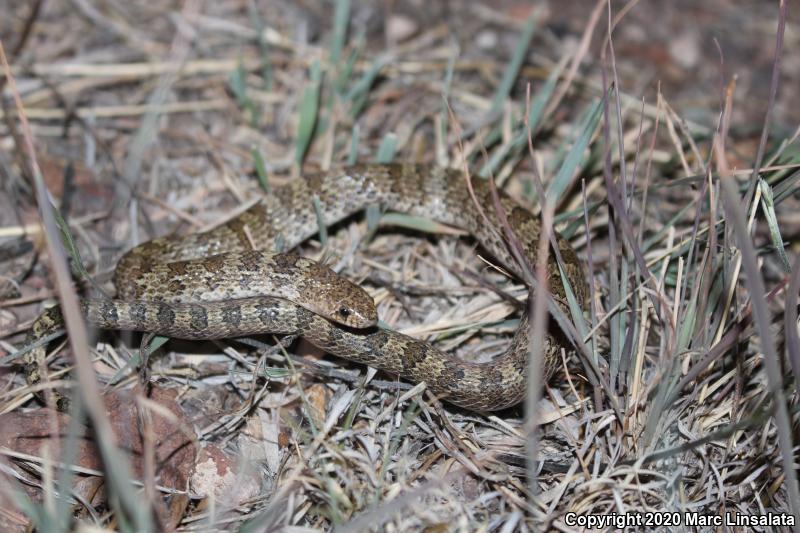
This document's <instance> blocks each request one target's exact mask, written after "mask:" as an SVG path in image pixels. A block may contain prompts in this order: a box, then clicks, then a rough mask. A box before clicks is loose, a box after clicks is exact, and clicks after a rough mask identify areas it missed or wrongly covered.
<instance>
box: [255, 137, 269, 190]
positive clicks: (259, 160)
mask: <svg viewBox="0 0 800 533" xmlns="http://www.w3.org/2000/svg"><path fill="white" fill-rule="evenodd" d="M250 153H251V154H252V156H253V165H254V166H255V167H256V174H258V183H260V184H261V190H263V191H264V192H265V193H267V194H269V193H270V188H269V180H268V179H267V165H266V164H265V163H264V158H263V157H262V156H261V152H260V151H259V149H258V148H256V147H255V146H254V147H253V148H251V149H250Z"/></svg>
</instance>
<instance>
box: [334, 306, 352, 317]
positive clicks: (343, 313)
mask: <svg viewBox="0 0 800 533" xmlns="http://www.w3.org/2000/svg"><path fill="white" fill-rule="evenodd" d="M337 312H338V313H339V316H341V317H342V318H347V317H349V316H350V315H351V314H352V313H353V311H352V310H350V308H349V307H344V306H342V307H340V308H339V311H337Z"/></svg>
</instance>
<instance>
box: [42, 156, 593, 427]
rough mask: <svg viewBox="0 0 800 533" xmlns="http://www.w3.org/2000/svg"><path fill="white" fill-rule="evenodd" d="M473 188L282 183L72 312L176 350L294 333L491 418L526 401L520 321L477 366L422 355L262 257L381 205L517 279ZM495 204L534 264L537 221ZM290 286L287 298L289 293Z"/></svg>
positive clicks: (130, 264)
mask: <svg viewBox="0 0 800 533" xmlns="http://www.w3.org/2000/svg"><path fill="white" fill-rule="evenodd" d="M472 188H473V192H474V195H475V199H476V200H477V202H475V201H473V198H472V196H471V195H470V192H469V188H468V186H467V182H466V180H465V178H464V175H463V173H462V172H460V171H456V170H447V169H441V168H437V167H432V166H423V165H410V164H373V165H356V166H351V167H345V168H343V169H339V170H336V171H329V172H323V173H319V174H315V175H311V176H309V177H308V178H306V179H298V180H293V181H291V182H290V183H289V184H287V185H285V186H283V187H280V188H275V189H274V190H273V191H272V193H271V194H269V195H267V196H265V197H264V198H263V199H262V200H261V201H259V202H258V203H257V204H255V205H254V206H253V207H251V208H250V209H248V210H247V211H245V212H244V213H242V214H241V215H239V216H237V217H236V218H234V219H232V220H230V221H228V222H227V223H225V224H223V225H221V226H219V227H217V228H215V229H212V230H210V231H208V232H205V233H196V234H191V235H186V236H169V237H164V238H160V239H155V240H152V241H149V242H146V243H144V244H142V245H140V246H138V247H136V248H134V249H132V250H130V251H129V252H128V253H127V254H125V256H123V257H122V259H121V260H120V262H119V264H118V265H117V269H116V272H115V281H116V285H117V291H118V293H117V298H119V299H118V300H88V299H87V300H83V302H82V306H83V311H84V313H85V315H86V317H87V320H88V322H89V323H90V324H92V325H95V326H98V327H103V328H111V329H132V330H138V331H148V332H152V333H158V334H162V335H167V336H171V337H176V338H187V339H211V338H223V337H237V336H245V335H254V334H258V333H276V334H281V333H293V334H300V335H302V336H304V337H305V338H306V339H308V340H309V341H311V342H312V343H313V344H315V345H317V346H319V347H320V348H322V349H324V350H326V351H327V352H328V353H331V354H333V355H336V356H339V357H343V358H345V359H349V360H352V361H357V362H359V363H364V364H367V365H370V366H373V367H376V368H379V369H381V370H384V371H386V372H389V373H392V374H397V375H400V376H401V377H402V378H404V379H406V380H408V381H411V382H414V383H419V382H422V381H425V382H426V384H427V387H428V388H429V390H431V391H432V392H433V393H435V394H439V395H441V396H442V397H443V398H444V399H446V400H447V401H448V402H450V403H453V404H456V405H459V406H461V407H464V408H467V409H472V410H478V411H493V410H498V409H503V408H505V407H509V406H512V405H515V404H517V403H519V402H520V401H521V400H522V398H523V397H524V395H525V388H526V387H525V382H526V375H527V372H526V366H527V359H528V355H527V354H528V347H529V344H530V339H529V335H530V327H529V323H528V317H527V313H526V312H523V314H522V317H521V320H520V323H519V327H518V329H517V331H516V333H515V335H514V338H513V340H512V342H511V345H510V347H509V349H508V350H507V351H506V352H505V354H503V355H502V356H500V357H498V358H496V359H495V360H493V361H491V362H487V363H472V362H467V361H463V360H461V359H459V358H457V357H455V356H453V355H450V354H447V353H444V352H442V351H440V350H438V349H436V348H435V347H434V346H432V345H431V344H429V343H427V342H424V341H421V340H417V339H414V338H411V337H409V336H406V335H403V334H400V333H397V332H393V331H387V330H383V329H379V328H377V327H374V326H373V324H374V323H375V320H376V318H377V317H376V315H375V310H374V307H372V301H371V299H370V298H369V296H368V295H367V294H366V293H365V292H364V291H363V290H362V289H360V288H359V287H358V286H357V285H354V284H352V283H347V282H345V281H343V280H342V279H341V278H340V277H339V276H337V275H336V274H334V273H333V272H331V271H329V270H328V269H327V268H326V267H323V266H320V265H318V264H317V263H314V262H313V261H310V260H307V259H303V258H300V257H297V256H295V255H292V254H277V255H275V254H274V253H267V252H266V251H271V250H274V249H275V247H276V246H277V245H279V244H280V245H282V247H283V249H291V248H294V247H295V246H296V245H298V244H299V243H300V242H302V241H304V240H305V239H307V238H309V237H311V236H312V235H314V234H316V233H317V232H318V230H319V219H320V218H321V219H322V221H324V223H325V224H333V223H336V222H338V221H340V220H342V219H344V218H346V217H347V216H349V215H351V214H353V213H355V212H357V211H359V210H362V209H364V208H365V207H366V206H368V205H380V206H382V207H384V208H388V209H390V210H392V211H400V212H405V213H409V214H413V215H418V216H423V217H426V218H430V219H434V220H436V221H438V222H442V223H445V224H450V225H454V226H458V227H461V228H464V229H466V230H467V231H469V232H470V233H471V234H472V235H473V236H474V237H475V239H476V240H477V241H478V242H479V243H480V244H481V245H482V246H483V247H484V248H485V249H486V250H487V251H488V252H489V253H490V254H492V255H493V256H494V257H495V258H496V259H497V260H499V261H500V263H502V264H503V265H504V266H505V267H506V268H507V269H508V270H509V271H510V272H512V273H514V274H516V275H518V276H520V272H521V271H522V269H521V268H520V267H519V265H518V263H517V261H516V260H515V259H514V257H513V255H512V254H511V253H510V251H509V247H508V246H507V244H506V243H505V240H504V239H503V238H502V235H503V230H502V227H503V226H502V224H501V222H500V218H499V217H498V213H497V212H496V210H495V205H496V204H495V202H494V200H493V197H492V195H491V191H490V189H489V186H488V184H487V182H486V181H485V180H480V179H474V180H472ZM499 194H500V205H501V206H502V208H503V210H504V211H505V213H506V216H507V221H508V224H509V225H510V227H511V229H512V230H513V232H514V234H515V235H516V237H517V238H518V240H519V243H520V245H521V248H522V253H523V254H524V256H525V258H526V259H527V260H528V261H529V262H530V264H535V262H536V253H537V252H536V249H537V243H538V240H539V236H540V224H539V222H538V220H537V219H536V218H535V216H534V215H533V214H532V213H531V212H530V211H529V210H527V209H525V208H524V207H522V206H521V205H520V204H519V203H517V202H516V201H514V200H513V199H511V198H510V197H509V196H507V195H506V194H504V193H503V192H502V191H500V192H499ZM314 199H316V204H317V206H316V207H315V200H314ZM478 206H480V208H479V207H478ZM556 242H557V244H558V247H559V251H560V255H561V257H562V259H563V265H564V267H565V274H566V276H567V279H568V280H569V281H570V285H571V287H572V290H573V291H574V293H575V295H576V297H577V299H578V301H579V302H581V303H583V302H585V300H586V297H587V295H586V284H585V280H584V274H583V269H582V267H581V263H580V260H579V259H578V257H577V255H576V254H575V252H574V251H573V249H572V248H571V247H570V245H569V244H568V242H567V241H566V240H565V239H563V238H562V237H560V236H558V235H556ZM254 249H255V250H254ZM258 250H261V251H265V252H264V253H262V252H259V251H258ZM553 256H554V254H552V253H551V254H550V257H551V260H550V262H549V265H548V278H549V287H550V290H551V291H552V293H553V296H554V297H555V299H556V301H557V302H561V304H562V307H563V306H564V303H563V302H565V301H566V298H565V294H564V290H563V287H562V283H561V280H560V276H559V273H558V266H557V263H556V261H555V259H554V258H553ZM520 277H521V276H520ZM295 278H296V279H299V280H300V281H299V282H297V283H299V288H298V286H297V285H294V284H293V283H295V282H294V281H291V280H293V279H295ZM298 298H302V299H303V301H302V302H298V301H297V299H298ZM529 298H533V291H531V292H530V295H529ZM290 300H293V301H290ZM303 306H305V307H303ZM526 307H527V306H526ZM59 323H60V317H59V312H58V309H57V308H54V309H50V310H48V311H47V312H45V313H44V314H43V315H42V317H40V319H39V320H37V323H36V324H35V325H34V327H33V328H32V330H31V333H30V335H29V342H34V341H35V340H36V339H39V338H41V337H42V336H44V335H46V334H47V333H48V332H49V331H52V330H53V329H54V328H56V327H58V324H59ZM551 330H552V331H551V332H550V333H548V334H547V335H546V337H545V338H544V339H542V343H543V347H544V350H543V357H544V362H545V364H544V367H545V368H544V374H543V375H544V377H545V378H546V379H549V378H550V377H551V376H552V375H553V373H554V371H555V369H556V367H557V365H558V360H559V357H558V353H559V349H560V347H561V346H563V344H564V341H563V340H561V335H559V332H558V331H557V328H556V326H552V327H551ZM44 352H45V348H44V347H40V348H36V349H34V350H32V351H30V352H29V354H28V355H27V362H28V371H27V373H28V381H29V383H32V384H34V383H37V382H39V381H40V380H41V369H42V365H43V361H44V355H45V354H44Z"/></svg>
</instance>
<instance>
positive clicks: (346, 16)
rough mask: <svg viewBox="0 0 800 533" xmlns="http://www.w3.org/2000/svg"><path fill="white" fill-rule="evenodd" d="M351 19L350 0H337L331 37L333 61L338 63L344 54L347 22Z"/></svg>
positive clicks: (334, 63)
mask: <svg viewBox="0 0 800 533" xmlns="http://www.w3.org/2000/svg"><path fill="white" fill-rule="evenodd" d="M349 20H350V0H337V2H336V11H335V12H334V14H333V38H332V39H331V63H332V64H333V65H336V64H337V63H338V62H339V58H340V57H341V55H342V49H344V43H345V40H346V39H347V23H348V21H349Z"/></svg>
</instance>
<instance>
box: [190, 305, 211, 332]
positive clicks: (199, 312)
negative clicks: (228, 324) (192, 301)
mask: <svg viewBox="0 0 800 533" xmlns="http://www.w3.org/2000/svg"><path fill="white" fill-rule="evenodd" d="M189 326H190V327H191V328H192V329H193V330H194V331H202V330H204V329H206V328H208V313H207V312H206V309H205V307H203V306H202V305H193V306H192V307H191V309H190V311H189Z"/></svg>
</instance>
